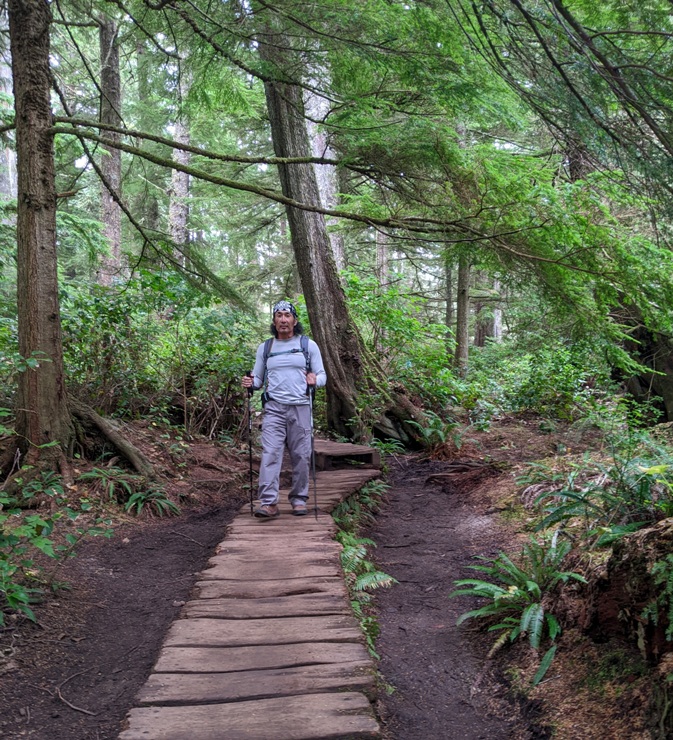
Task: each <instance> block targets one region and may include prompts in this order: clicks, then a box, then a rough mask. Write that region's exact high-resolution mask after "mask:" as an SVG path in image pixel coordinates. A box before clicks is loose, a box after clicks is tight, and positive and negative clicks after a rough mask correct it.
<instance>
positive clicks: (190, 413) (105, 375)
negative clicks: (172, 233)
mask: <svg viewBox="0 0 673 740" xmlns="http://www.w3.org/2000/svg"><path fill="white" fill-rule="evenodd" d="M210 303H211V299H210V298H208V297H207V296H204V294H203V293H202V292H200V291H197V290H195V289H193V288H192V287H191V286H190V285H188V284H185V283H184V282H183V281H182V280H181V279H180V278H179V277H171V276H163V277H162V276H158V275H156V274H153V273H150V272H142V273H141V274H140V277H139V278H138V279H136V280H132V281H130V282H129V283H128V284H127V285H126V286H124V287H123V289H122V288H121V287H120V288H115V289H108V288H103V287H101V286H96V285H94V286H90V287H87V288H84V289H80V288H74V287H71V286H69V287H67V288H66V289H64V290H63V293H62V305H63V331H64V351H65V362H66V367H67V370H68V373H69V383H70V385H71V386H72V387H73V388H74V390H75V391H76V392H77V393H78V395H80V396H81V397H84V398H86V399H89V400H90V402H91V403H92V405H94V406H96V407H97V408H98V409H100V410H101V411H102V412H104V413H108V414H109V413H115V414H127V415H136V414H146V413H150V412H151V413H153V414H155V415H160V416H163V417H165V418H172V419H173V420H175V421H179V422H180V423H181V424H183V425H184V426H185V427H186V428H187V431H188V432H189V433H197V432H201V433H207V434H209V435H210V436H216V435H217V434H218V433H220V432H223V431H226V430H231V429H232V428H237V426H238V422H239V420H240V410H241V409H240V406H241V403H242V400H241V394H240V389H239V379H240V376H241V375H242V374H243V373H244V372H245V370H247V369H248V368H249V365H250V363H251V357H252V356H254V349H255V347H256V344H257V341H258V339H259V335H260V332H259V329H258V328H257V327H255V326H254V325H252V324H251V322H250V320H249V319H248V318H246V317H245V316H243V315H242V314H240V313H237V312H235V311H233V310H232V309H229V308H226V307H221V306H218V307H215V306H212V307H211V306H210Z"/></svg>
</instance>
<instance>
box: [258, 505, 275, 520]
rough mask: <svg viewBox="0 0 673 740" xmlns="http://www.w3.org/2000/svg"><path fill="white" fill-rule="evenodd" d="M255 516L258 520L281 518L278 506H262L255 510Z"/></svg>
mask: <svg viewBox="0 0 673 740" xmlns="http://www.w3.org/2000/svg"><path fill="white" fill-rule="evenodd" d="M255 516H256V517H257V518H258V519H275V518H276V517H277V516H280V511H278V504H262V505H261V506H258V507H257V508H256V509H255Z"/></svg>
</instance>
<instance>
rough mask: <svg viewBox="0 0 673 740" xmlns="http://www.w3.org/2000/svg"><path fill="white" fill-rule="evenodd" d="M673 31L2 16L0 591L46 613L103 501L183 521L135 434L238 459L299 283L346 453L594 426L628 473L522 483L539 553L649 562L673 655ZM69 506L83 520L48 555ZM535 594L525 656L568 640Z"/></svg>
mask: <svg viewBox="0 0 673 740" xmlns="http://www.w3.org/2000/svg"><path fill="white" fill-rule="evenodd" d="M672 26H673V21H672V20H671V14H670V3H668V2H665V1H664V0H652V2H647V3H640V4H636V3H626V4H625V3H623V2H618V1H617V0H615V1H614V2H603V3H600V4H596V3H594V2H589V1H588V0H586V1H585V0H572V2H571V1H570V0H567V1H565V2H564V1H562V0H539V1H535V2H533V1H532V0H491V1H490V2H486V3H481V4H473V3H467V2H462V0H427V1H426V2H413V1H411V0H410V1H408V2H396V1H394V0H370V1H368V2H361V1H360V0H330V1H329V2H323V3H294V2H285V0H280V1H279V2H273V3H268V2H265V1H264V0H254V1H253V2H222V3H219V4H215V3H212V4H211V3H202V2H188V1H186V0H158V1H157V2H151V0H145V2H139V1H136V0H133V1H131V2H124V1H123V0H115V1H114V2H88V3H82V2H71V1H70V0H67V1H62V0H59V2H55V3H51V4H47V3H45V2H43V0H25V1H23V2H18V0H10V2H9V3H8V4H7V5H6V6H4V7H3V14H2V28H1V29H0V30H1V31H2V33H1V34H0V42H1V44H2V49H1V51H2V57H1V60H0V80H2V84H3V92H2V94H1V95H0V112H1V115H2V121H1V126H0V130H1V132H2V137H3V151H2V157H1V160H2V161H1V166H0V210H1V211H2V217H1V220H0V266H1V267H2V271H1V272H0V377H1V378H2V384H1V387H0V414H2V417H1V420H2V422H3V424H2V426H1V427H0V433H1V434H2V435H3V439H2V442H3V445H2V451H3V454H2V456H1V457H0V466H1V467H2V475H3V481H4V482H3V484H2V489H1V490H0V504H2V506H3V507H4V508H3V509H2V510H0V525H1V526H2V527H3V529H2V530H1V531H2V535H1V537H2V539H0V544H2V547H3V550H2V551H1V552H0V599H2V601H0V606H2V607H3V608H6V609H8V610H9V609H14V610H16V609H19V610H21V611H23V612H24V613H25V614H27V615H29V616H30V615H31V614H32V612H31V609H30V603H31V599H32V598H33V591H32V590H31V588H28V587H27V586H26V582H25V574H26V570H27V569H29V566H30V565H31V564H32V561H30V560H26V559H25V557H24V555H25V552H26V551H27V550H28V549H29V548H36V549H37V550H40V551H42V553H44V554H46V555H50V556H52V555H53V556H59V557H60V556H61V555H62V554H63V553H64V552H66V551H68V552H69V551H70V549H72V548H73V547H74V546H75V544H76V543H77V542H78V541H79V539H80V538H81V537H82V536H85V535H87V534H100V533H103V532H105V531H106V525H105V524H104V519H105V515H106V512H105V506H107V505H108V504H109V502H110V500H114V501H115V502H116V503H118V504H119V505H121V506H124V507H126V509H127V510H128V511H136V512H137V513H140V512H141V511H142V510H143V508H144V509H145V511H147V510H148V509H150V510H154V511H155V513H158V514H168V513H175V512H176V511H177V510H178V509H179V506H178V504H179V502H176V501H173V500H171V498H170V497H169V496H167V495H166V493H165V491H164V490H163V488H162V482H161V476H160V474H159V471H157V470H156V469H154V468H153V466H152V463H151V462H150V461H149V460H148V459H147V458H146V457H145V456H144V455H143V453H142V452H141V451H140V450H139V449H137V448H136V447H135V446H134V445H132V444H131V442H130V441H129V440H128V439H126V438H125V437H124V434H123V431H122V430H123V426H122V425H121V424H120V422H121V421H128V420H137V419H145V418H146V419H150V420H151V422H152V423H153V424H157V425H160V426H162V427H163V428H168V429H173V430H174V429H180V430H181V431H180V433H181V434H182V435H184V438H185V439H191V438H192V437H195V436H204V437H206V438H208V439H210V440H212V441H214V442H217V443H218V444H222V445H237V444H238V443H239V442H240V441H241V438H242V437H241V435H242V433H243V431H244V428H245V426H244V414H245V405H246V399H245V397H244V396H243V395H242V394H241V392H240V389H239V379H240V377H241V375H242V374H243V373H244V372H246V371H247V370H248V369H249V366H250V362H251V358H252V356H253V354H254V350H255V348H256V346H257V344H258V343H259V342H260V341H262V340H263V339H264V338H265V336H266V334H267V332H268V324H269V319H270V316H269V307H270V306H271V305H272V304H273V303H274V302H275V301H276V300H278V299H280V298H284V297H288V298H291V299H292V300H294V301H295V302H296V303H297V305H298V306H299V310H300V314H301V318H302V320H303V321H304V323H305V325H308V326H310V332H311V334H312V336H313V337H314V338H315V339H316V341H317V342H318V343H319V345H320V346H321V348H322V350H323V355H324V357H325V361H326V366H327V371H328V376H329V383H328V388H327V393H326V396H325V398H323V399H320V400H319V404H318V407H317V409H316V411H317V422H318V424H319V426H320V427H321V428H322V430H323V431H324V432H325V433H327V434H331V435H332V436H334V437H336V438H340V439H345V438H349V439H356V440H364V441H367V442H369V443H372V444H375V445H378V446H379V447H380V448H381V449H382V451H383V452H384V453H396V452H401V451H403V450H404V449H405V448H406V449H415V450H419V449H423V450H425V451H426V452H427V453H428V454H432V455H434V456H435V457H442V456H446V457H451V456H455V455H456V454H458V452H459V451H460V449H461V446H462V443H463V439H464V438H465V436H466V434H467V433H468V431H469V430H470V429H476V430H480V431H483V430H488V428H489V425H490V424H491V423H493V421H494V420H497V419H498V418H501V417H502V416H503V415H507V414H513V413H515V414H525V413H529V414H536V415H537V416H538V417H539V419H540V424H541V425H543V426H544V425H546V426H547V427H548V428H549V429H553V428H554V426H555V425H556V424H559V423H562V424H570V425H573V428H574V429H575V430H576V431H577V434H578V439H579V438H581V435H582V432H583V430H585V429H588V428H591V429H598V430H601V433H604V434H605V439H606V440H608V442H607V448H606V449H608V451H609V460H608V461H607V462H606V458H604V457H603V458H599V459H594V460H592V461H588V460H587V461H584V462H582V463H579V462H578V463H577V464H576V465H575V467H573V465H571V466H570V470H565V471H564V472H563V474H561V473H559V472H558V470H556V469H555V468H554V467H553V466H551V467H549V468H548V469H546V470H545V471H542V472H540V470H538V471H537V473H535V474H533V473H531V477H530V480H528V481H526V483H527V484H528V485H529V487H528V488H527V489H526V490H528V491H529V493H528V497H529V499H530V502H531V503H534V504H535V505H537V506H538V507H539V508H540V511H541V514H540V516H541V525H540V528H539V531H540V532H542V533H543V534H542V535H539V536H540V538H541V539H540V540H535V542H534V544H531V545H529V548H532V549H529V551H528V554H527V555H526V552H524V555H523V557H524V560H525V558H526V557H528V558H529V559H530V558H533V559H534V558H535V557H538V556H539V553H538V555H535V552H537V551H535V547H537V546H540V547H542V548H543V555H542V556H540V557H543V560H544V559H545V558H547V554H548V553H551V555H549V557H550V558H552V560H553V558H556V557H558V560H557V561H554V567H556V566H558V569H557V570H554V571H553V573H561V574H563V573H565V572H566V571H564V570H562V569H561V561H562V560H564V558H565V557H566V556H571V551H572V553H574V554H575V556H576V557H578V558H580V560H581V557H580V554H583V556H586V557H588V558H592V557H595V553H596V552H597V551H600V552H601V553H602V554H601V557H603V558H605V559H606V562H607V558H610V557H615V556H614V553H613V548H617V552H618V553H619V563H620V564H623V563H624V562H627V561H633V562H634V563H637V570H638V574H637V578H638V583H639V584H640V586H639V587H638V589H639V591H638V597H637V599H636V600H635V602H634V604H636V606H634V607H633V608H634V609H635V611H634V612H633V618H632V620H631V622H632V623H631V624H630V626H629V629H631V628H632V629H633V630H634V632H635V633H637V634H638V635H639V637H638V639H640V640H641V642H642V643H643V644H646V645H647V648H646V652H647V654H648V657H649V658H650V659H652V660H655V661H656V660H660V658H661V656H662V655H663V654H665V653H666V652H667V651H668V648H669V647H670V638H671V627H670V622H671V620H670V614H671V610H672V609H673V606H672V605H673V599H672V598H671V593H673V586H672V585H671V584H672V583H673V576H672V575H671V573H673V570H671V563H672V561H671V553H670V548H669V547H668V545H667V544H666V543H667V542H668V539H667V536H664V535H663V534H661V532H662V527H664V524H663V523H664V522H665V521H666V520H667V519H668V517H669V515H670V514H671V513H672V511H673V509H672V508H671V507H672V506H673V496H672V495H671V480H672V478H671V476H670V466H671V451H670V447H669V446H667V445H668V443H667V441H666V438H665V436H663V437H662V436H659V437H656V436H652V435H651V434H650V433H649V432H648V431H647V430H648V429H649V428H650V427H652V426H653V425H654V424H657V423H661V422H670V421H673V384H672V381H673V343H672V340H671V330H672V322H671V320H672V318H673V313H672V308H673V301H672V298H673V269H672V268H673V260H672V253H671V244H670V240H671V225H672V221H671V219H672V217H673V192H672V189H671V188H672V186H671V178H670V171H671V161H672V156H673V131H672V128H671V126H672V122H673V115H672V114H673V110H672V106H673V36H672V34H673V27H672ZM174 445H175V450H174V453H175V455H177V456H179V454H180V442H179V441H175V442H174ZM568 452H569V450H559V454H560V455H565V454H566V453H568ZM82 461H87V462H88V463H89V469H88V470H87V472H86V473H85V475H86V476H88V478H85V477H83V476H82V475H81V470H80V468H81V465H80V462H82ZM78 471H79V472H78ZM536 475H537V476H538V477H536ZM78 476H79V477H78ZM601 476H603V477H602V478H601ZM87 480H88V481H89V482H91V481H94V482H95V483H96V484H97V489H96V490H97V491H98V494H97V495H93V496H91V495H86V496H80V495H79V494H76V493H74V492H76V491H77V490H78V485H80V486H81V485H82V483H83V482H85V481H87ZM559 481H560V482H559ZM530 486H541V487H538V488H532V489H531V488H530ZM531 491H532V493H531ZM101 493H105V494H107V495H101ZM45 501H47V502H49V514H48V515H47V514H46V513H45V512H44V511H41V513H39V514H33V513H27V512H31V511H35V509H34V508H33V507H35V506H39V505H44V502H45ZM559 502H560V503H559ZM38 511H40V510H39V509H38ZM31 517H33V518H31ZM61 519H63V520H71V521H80V522H82V521H84V522H86V525H85V526H82V527H80V528H79V529H77V531H73V532H70V533H69V534H68V537H69V538H70V539H67V540H66V542H65V543H61V545H60V547H61V548H62V549H61V550H58V551H56V550H54V543H53V542H52V540H51V539H50V538H49V536H50V534H51V532H52V531H53V530H54V527H55V526H56V523H57V522H58V521H59V520H61ZM17 522H19V524H18V525H17ZM17 526H18V527H19V528H18V529H17ZM78 526H79V525H78ZM653 526H654V527H655V530H651V529H650V528H651V527H653ZM559 527H560V529H559ZM657 528H658V529H657ZM552 530H554V532H555V534H553V535H552V534H550V532H551V531H552ZM650 531H656V532H659V535H656V536H655V535H651V537H652V540H651V548H650V549H649V550H648V553H649V555H648V559H646V560H643V559H642V558H641V557H640V553H642V551H643V549H644V548H643V540H644V539H647V537H649V536H650V535H648V534H644V533H648V532H650ZM545 532H546V533H547V534H544V533H545ZM559 532H560V534H559ZM544 537H548V538H550V539H549V541H547V540H544ZM559 537H561V539H562V540H563V541H564V542H566V543H567V547H566V545H564V546H563V547H562V548H560V549H559V546H558V542H559ZM638 537H640V539H638ZM647 542H648V543H650V540H647ZM550 543H551V544H550ZM630 543H632V544H630ZM648 547H650V544H648ZM620 548H621V549H620ZM629 548H632V549H631V550H630V549H629ZM645 549H647V548H645ZM561 551H563V552H562V555H561V554H560V553H561ZM59 553H61V555H59ZM545 553H547V554H545ZM578 553H580V554H578ZM587 553H588V554H587ZM22 558H23V560H22ZM545 562H547V563H548V562H549V560H545ZM609 562H611V563H614V562H616V561H614V560H610V561H609ZM26 563H28V566H27V565H26ZM494 567H495V566H494ZM508 567H509V566H507V565H505V566H504V568H505V570H507V568H508ZM576 567H577V569H578V570H577V572H580V571H581V570H582V569H581V568H580V567H579V565H577V564H576ZM615 567H617V566H615ZM620 567H621V566H620ZM496 571H497V568H496V570H495V571H493V572H492V573H491V574H490V575H491V576H493V577H494V578H496V579H497V577H500V576H501V575H502V571H501V572H500V576H498V574H497V572H496ZM620 578H623V580H625V581H626V582H628V581H629V579H630V578H631V575H628V574H627V575H623V574H622V575H620ZM569 580H570V581H573V580H574V581H576V582H579V581H580V579H578V578H574V577H572V578H571V577H568V578H565V577H560V576H559V577H558V578H555V577H551V578H550V579H549V581H548V582H546V585H544V586H541V589H542V591H545V589H546V590H547V591H549V592H552V591H553V590H554V589H555V588H556V587H557V586H558V585H559V584H560V583H562V582H563V583H565V582H567V581H569ZM506 582H507V581H506V580H505V583H506ZM509 585H510V586H511V585H512V584H511V583H510V584H509ZM476 587H477V586H475V588H476ZM526 588H527V586H526V585H525V580H524V585H523V586H522V589H523V590H524V591H525V590H526ZM627 590H628V589H627ZM629 593H630V595H629V596H628V597H627V595H626V594H625V593H624V594H622V596H623V598H624V599H627V598H628V599H633V598H635V597H633V593H632V591H631V592H629ZM662 594H663V595H662ZM478 595H479V596H481V597H482V598H487V599H488V598H490V599H491V600H493V602H494V603H495V602H497V599H496V598H495V597H494V595H493V592H490V593H489V592H484V593H480V594H478ZM615 598H616V599H617V600H619V598H620V596H619V595H616V596H615ZM636 602H637V603H636ZM541 603H542V596H540V599H538V600H535V599H533V600H532V601H531V600H530V599H529V600H528V601H525V600H524V602H523V603H522V604H521V605H520V609H519V612H516V611H515V612H514V614H515V615H516V618H515V624H519V630H518V632H517V630H516V627H514V632H512V630H510V631H508V632H506V637H507V638H508V639H512V640H513V639H515V638H517V637H519V636H527V635H529V634H533V633H535V634H537V642H536V641H535V640H534V641H532V642H531V644H532V645H533V647H534V648H535V649H536V650H538V649H540V648H541V646H542V645H543V644H544V642H545V640H546V641H547V643H549V641H551V643H554V640H555V637H556V635H557V628H558V626H559V625H558V624H556V626H555V624H554V622H555V621H556V620H555V618H554V621H551V620H549V619H547V616H546V615H545V613H544V609H542V608H541V606H540V605H541ZM490 614H491V616H493V614H496V612H491V613H490ZM485 615H486V616H488V615H489V614H485ZM496 615H497V614H496ZM522 615H523V616H522ZM482 616H483V615H482ZM509 616H511V614H510V615H509ZM521 620H523V621H521ZM531 620H534V621H537V622H539V623H540V625H547V627H546V629H547V631H546V632H544V631H541V630H542V628H540V630H538V631H537V632H535V630H531V629H529V626H530V623H531ZM545 620H546V621H545ZM508 624H509V623H508ZM638 625H641V626H640V627H639V626H638ZM642 625H645V626H642ZM510 626H511V625H510ZM534 642H535V644H533V643H534ZM554 649H555V648H554V645H553V644H552V648H550V650H552V652H546V653H544V656H545V657H543V658H542V659H541V667H548V665H549V663H548V662H547V663H546V665H545V658H546V659H547V660H548V661H551V660H552V659H553V657H554V652H553V650H554ZM541 655H542V653H541ZM540 678H541V677H540ZM665 721H666V718H665V717H664V719H663V720H662V722H664V724H665Z"/></svg>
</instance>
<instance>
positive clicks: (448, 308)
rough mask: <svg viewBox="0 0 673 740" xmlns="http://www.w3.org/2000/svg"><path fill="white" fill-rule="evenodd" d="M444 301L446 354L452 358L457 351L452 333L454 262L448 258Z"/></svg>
mask: <svg viewBox="0 0 673 740" xmlns="http://www.w3.org/2000/svg"><path fill="white" fill-rule="evenodd" d="M444 300H445V310H444V323H445V324H446V326H447V332H446V354H447V355H448V356H449V357H451V356H452V355H453V353H454V351H455V347H454V336H453V332H452V331H451V327H452V326H453V262H452V261H451V260H450V259H449V258H448V257H446V258H445V259H444Z"/></svg>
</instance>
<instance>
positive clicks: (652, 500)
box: [520, 427, 673, 547]
mask: <svg viewBox="0 0 673 740" xmlns="http://www.w3.org/2000/svg"><path fill="white" fill-rule="evenodd" d="M608 441H609V442H610V443H611V445H610V454H609V456H607V457H606V456H605V455H602V456H598V457H593V456H591V455H590V454H588V453H585V455H584V456H583V457H582V459H581V460H580V461H577V462H570V463H569V465H570V470H568V471H566V472H563V473H560V472H552V471H549V470H548V469H546V468H545V467H544V466H539V465H538V466H534V467H531V468H530V472H529V475H528V476H527V477H525V478H522V479H520V482H527V483H530V485H529V486H528V487H527V488H526V489H525V490H524V492H523V493H522V498H524V499H525V500H529V501H531V499H532V501H531V503H532V504H533V505H538V506H540V507H541V509H542V515H543V518H542V520H541V521H540V523H539V524H538V525H537V529H538V530H543V529H547V528H550V527H556V526H558V525H559V524H561V525H562V526H564V527H565V528H567V529H568V531H572V532H574V533H575V534H577V535H578V536H579V537H580V538H581V539H582V541H583V542H584V543H585V544H586V545H587V546H588V547H609V546H611V545H612V544H613V543H614V542H615V541H616V540H617V539H619V538H621V537H623V536H625V535H628V534H630V533H632V532H635V531H637V530H638V529H640V528H642V527H644V526H646V525H648V524H652V523H653V522H656V521H658V520H660V519H662V518H665V517H669V516H672V515H673V453H672V452H671V451H670V450H669V449H667V448H666V447H662V446H660V445H657V444H655V443H654V442H653V441H652V439H651V438H650V436H649V435H648V434H646V433H645V432H642V431H639V430H635V429H633V428H632V427H625V428H624V429H623V430H622V432H621V434H619V435H616V434H611V435H609V436H608ZM531 481H537V482H531Z"/></svg>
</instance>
